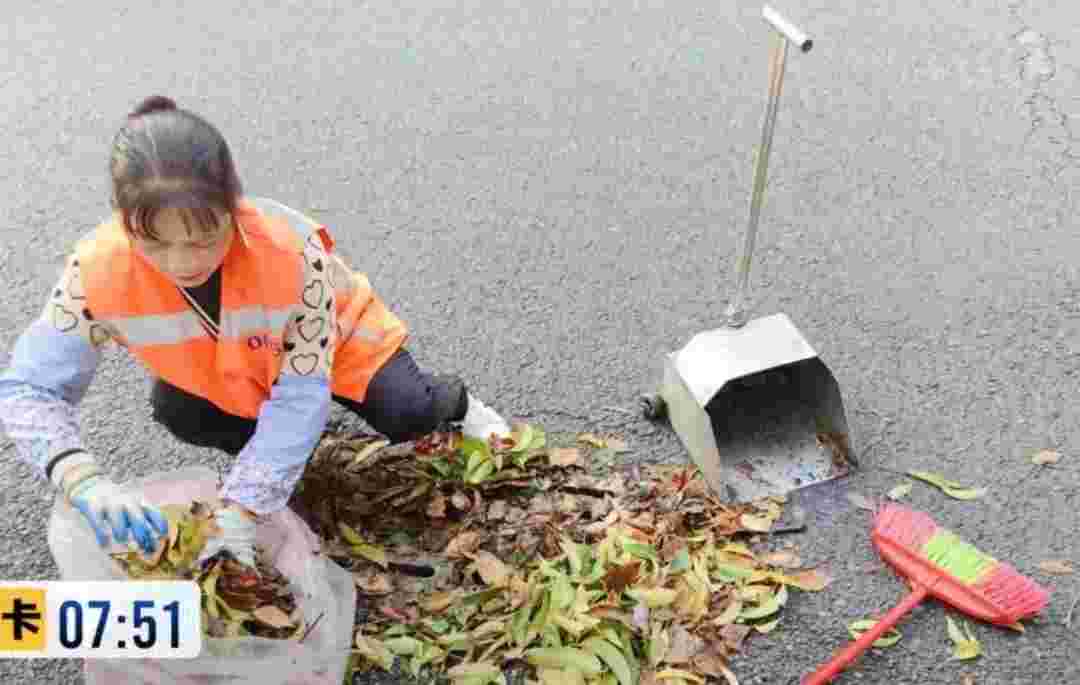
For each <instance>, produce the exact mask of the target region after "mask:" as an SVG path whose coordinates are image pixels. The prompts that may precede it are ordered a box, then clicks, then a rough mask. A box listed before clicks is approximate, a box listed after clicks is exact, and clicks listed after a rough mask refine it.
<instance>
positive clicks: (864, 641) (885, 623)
mask: <svg viewBox="0 0 1080 685" xmlns="http://www.w3.org/2000/svg"><path fill="white" fill-rule="evenodd" d="M929 594H930V591H929V590H927V589H926V587H924V586H922V585H917V586H915V588H914V589H913V590H912V591H911V594H909V595H908V596H907V597H905V598H904V601H903V602H900V603H899V604H897V605H896V606H895V607H893V608H892V611H890V612H889V613H887V614H885V617H884V618H882V619H881V620H880V621H878V622H877V623H875V624H874V627H873V628H871V629H870V630H868V631H866V632H865V633H863V634H862V635H860V636H859V639H858V640H855V642H852V643H851V644H850V645H848V646H847V647H845V648H844V649H843V650H842V651H840V652H837V653H836V655H835V656H833V658H832V659H830V660H829V663H827V664H825V665H824V666H822V667H821V668H819V669H818V670H817V671H815V672H814V673H813V674H812V675H809V676H807V677H805V678H803V679H802V682H801V683H800V685H825V684H826V683H831V682H832V680H833V678H835V677H836V676H837V675H838V674H839V673H840V672H841V671H843V670H844V669H845V668H847V667H848V666H850V665H851V663H852V662H853V661H855V660H856V659H858V658H859V657H860V656H861V655H862V653H863V652H865V651H866V650H868V649H870V646H871V645H873V644H874V641H875V640H877V639H878V638H879V637H881V636H882V635H884V634H885V633H886V631H888V630H889V628H892V627H893V626H895V625H896V624H897V623H899V622H900V619H902V618H903V617H904V616H906V615H907V613H908V612H909V611H911V610H912V609H914V608H915V607H916V606H918V605H919V603H920V602H922V601H923V600H924V599H926V597H927V595H929Z"/></svg>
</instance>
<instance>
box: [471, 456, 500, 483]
mask: <svg viewBox="0 0 1080 685" xmlns="http://www.w3.org/2000/svg"><path fill="white" fill-rule="evenodd" d="M493 473H495V462H493V461H491V460H490V459H489V460H487V461H484V462H482V463H481V464H480V466H478V467H477V468H476V469H475V470H473V471H470V472H469V473H468V474H467V475H466V476H465V482H466V483H470V484H472V485H476V484H478V483H483V482H484V481H485V480H487V478H488V476H490V475H491V474H493Z"/></svg>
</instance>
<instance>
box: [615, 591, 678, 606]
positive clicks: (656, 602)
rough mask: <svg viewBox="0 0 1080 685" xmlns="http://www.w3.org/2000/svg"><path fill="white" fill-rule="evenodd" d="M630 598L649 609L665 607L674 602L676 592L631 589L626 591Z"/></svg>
mask: <svg viewBox="0 0 1080 685" xmlns="http://www.w3.org/2000/svg"><path fill="white" fill-rule="evenodd" d="M626 594H627V595H629V596H630V597H631V598H633V599H636V600H637V601H639V602H641V603H643V604H645V605H646V606H648V607H649V608H650V609H657V608H660V607H666V606H668V605H670V604H672V603H673V602H674V601H675V598H676V597H677V596H678V592H677V591H675V590H669V589H667V588H659V587H658V588H648V589H645V588H631V589H630V590H627V591H626Z"/></svg>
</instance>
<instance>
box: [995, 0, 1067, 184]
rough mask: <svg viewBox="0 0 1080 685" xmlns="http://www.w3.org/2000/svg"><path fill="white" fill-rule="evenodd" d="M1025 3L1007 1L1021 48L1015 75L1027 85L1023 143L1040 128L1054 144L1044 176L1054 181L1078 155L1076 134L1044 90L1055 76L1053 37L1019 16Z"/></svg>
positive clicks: (1053, 99)
mask: <svg viewBox="0 0 1080 685" xmlns="http://www.w3.org/2000/svg"><path fill="white" fill-rule="evenodd" d="M1026 4H1027V3H1026V2H1023V1H1022V2H1012V3H1009V13H1010V14H1011V15H1012V17H1013V19H1014V20H1015V21H1016V22H1017V23H1019V24H1020V26H1021V28H1020V29H1019V30H1018V31H1016V32H1015V33H1013V35H1012V40H1014V41H1015V42H1017V43H1019V44H1020V46H1021V47H1023V49H1024V55H1023V56H1021V57H1020V59H1019V60H1018V61H1017V62H1018V63H1017V67H1018V76H1019V79H1020V83H1021V84H1022V85H1027V86H1028V87H1029V88H1030V91H1029V93H1028V95H1027V97H1026V98H1025V99H1024V105H1025V106H1026V107H1027V111H1028V116H1029V118H1030V119H1031V128H1030V129H1029V130H1028V132H1027V135H1026V136H1024V146H1025V147H1027V146H1028V145H1029V144H1030V142H1031V139H1032V138H1033V137H1034V136H1035V134H1036V133H1039V132H1040V131H1041V132H1042V134H1043V136H1044V137H1045V139H1046V140H1047V141H1048V142H1049V143H1050V144H1051V145H1052V146H1054V147H1055V148H1058V161H1057V163H1056V164H1055V165H1054V166H1053V170H1052V173H1051V174H1050V175H1049V176H1048V177H1047V180H1050V181H1055V180H1056V179H1057V178H1058V177H1059V176H1061V174H1062V172H1064V171H1065V170H1066V169H1068V168H1069V167H1071V166H1072V165H1073V164H1074V163H1075V162H1077V161H1080V155H1077V154H1074V153H1073V145H1074V144H1075V143H1076V142H1077V138H1076V137H1075V135H1074V134H1073V130H1072V125H1071V123H1070V121H1069V115H1068V114H1066V113H1065V112H1063V111H1062V110H1061V108H1060V107H1059V106H1058V103H1057V100H1056V99H1055V98H1053V97H1051V96H1050V95H1047V94H1046V92H1045V90H1044V89H1045V86H1046V84H1047V83H1048V82H1050V81H1051V80H1053V79H1054V78H1055V77H1056V76H1057V67H1058V65H1057V59H1056V58H1055V56H1054V53H1053V51H1052V49H1051V48H1052V45H1053V41H1052V40H1051V39H1050V38H1049V37H1048V36H1046V35H1045V34H1043V33H1040V32H1039V31H1036V30H1035V29H1034V28H1032V27H1031V25H1030V24H1028V22H1027V20H1026V19H1025V18H1024V17H1023V16H1021V12H1022V10H1023V8H1024V6H1025V5H1026Z"/></svg>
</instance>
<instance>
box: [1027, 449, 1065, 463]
mask: <svg viewBox="0 0 1080 685" xmlns="http://www.w3.org/2000/svg"><path fill="white" fill-rule="evenodd" d="M1059 461H1061V454H1059V453H1058V452H1056V451H1054V450H1039V451H1038V452H1036V453H1035V454H1033V455H1032V456H1031V463H1032V464H1037V465H1039V466H1045V465H1046V464H1056V463H1058V462H1059Z"/></svg>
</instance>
